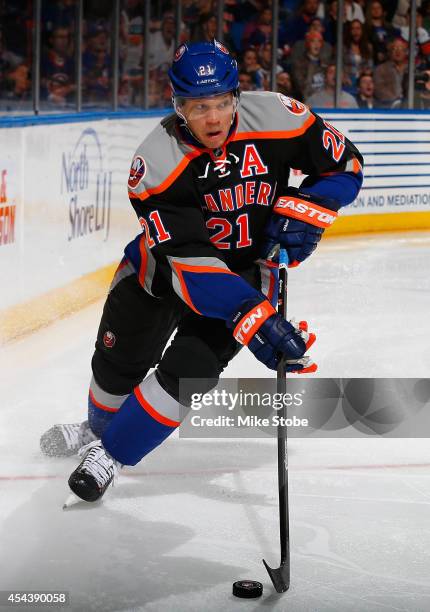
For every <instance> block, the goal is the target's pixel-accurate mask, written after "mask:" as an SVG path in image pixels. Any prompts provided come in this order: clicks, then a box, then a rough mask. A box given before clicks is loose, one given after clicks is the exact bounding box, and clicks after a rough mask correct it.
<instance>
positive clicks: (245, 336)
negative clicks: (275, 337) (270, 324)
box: [227, 297, 276, 346]
mask: <svg viewBox="0 0 430 612" xmlns="http://www.w3.org/2000/svg"><path fill="white" fill-rule="evenodd" d="M275 314H276V310H275V309H274V308H273V306H272V304H271V303H270V302H269V300H267V299H263V300H262V299H261V298H260V297H258V298H256V299H254V300H249V301H247V302H245V303H244V304H242V307H241V308H240V309H239V310H238V311H237V312H236V313H235V314H234V315H233V316H232V317H231V319H230V320H229V321H227V326H228V327H230V328H232V329H233V336H234V337H235V339H236V340H237V342H239V343H240V344H244V345H245V346H247V345H248V343H249V342H250V340H251V338H253V336H254V335H255V334H256V333H257V331H258V330H259V329H260V327H261V326H262V325H263V323H264V322H265V321H267V319H268V318H269V317H272V316H273V315H275Z"/></svg>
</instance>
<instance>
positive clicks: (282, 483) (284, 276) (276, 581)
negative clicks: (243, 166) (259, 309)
mask: <svg viewBox="0 0 430 612" xmlns="http://www.w3.org/2000/svg"><path fill="white" fill-rule="evenodd" d="M287 282H288V254H287V251H286V250H285V249H280V250H279V284H278V313H279V314H280V315H281V316H282V317H283V318H284V319H286V318H287ZM286 388H287V382H286V377H285V371H284V360H283V359H281V360H280V362H279V364H278V371H277V374H276V391H277V392H278V393H282V395H284V394H285V393H286ZM279 416H280V417H281V419H282V420H283V422H284V423H285V419H286V418H287V407H286V405H285V403H283V405H282V408H281V410H280V413H279ZM278 494H279V536H280V543H281V564H280V566H279V567H277V568H274V569H273V568H271V567H269V566H268V565H267V563H266V561H265V560H264V559H263V563H264V566H265V568H266V569H267V571H268V573H269V576H270V578H271V580H272V582H273V586H274V587H275V589H276V591H277V592H278V593H285V591H288V589H289V586H290V525H289V508H288V453H287V427H286V425H280V424H279V425H278Z"/></svg>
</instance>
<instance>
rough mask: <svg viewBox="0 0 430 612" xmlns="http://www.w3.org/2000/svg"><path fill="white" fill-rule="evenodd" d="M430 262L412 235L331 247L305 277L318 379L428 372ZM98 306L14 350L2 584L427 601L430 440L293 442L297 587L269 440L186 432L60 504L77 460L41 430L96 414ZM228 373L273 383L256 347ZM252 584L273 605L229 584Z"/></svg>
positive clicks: (129, 598)
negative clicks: (281, 529) (288, 573)
mask: <svg viewBox="0 0 430 612" xmlns="http://www.w3.org/2000/svg"><path fill="white" fill-rule="evenodd" d="M429 264H430V235H429V234H425V233H416V234H406V235H401V234H395V235H386V236H382V237H377V236H375V237H367V236H366V237H358V238H349V239H336V240H331V241H325V243H324V244H323V245H321V247H320V248H319V253H318V255H315V256H314V257H313V258H311V259H310V260H309V261H308V262H307V263H306V264H305V265H303V266H302V267H301V268H298V269H295V270H292V271H291V272H290V282H289V287H290V291H289V312H290V315H291V316H293V315H294V316H296V317H299V318H305V317H306V318H308V320H309V321H310V323H311V327H312V329H314V330H315V331H316V332H317V334H318V340H317V343H316V345H315V347H314V349H312V355H313V357H314V358H315V360H316V361H317V362H318V363H319V366H320V370H319V372H318V375H320V376H344V377H349V376H363V377H364V376H368V377H372V376H378V377H391V376H397V377H421V376H423V377H425V376H428V375H429V372H430V343H429V337H430V334H429V332H430V321H429V316H428V313H429V306H430V304H429V297H430V279H429V275H428V269H429ZM101 307H102V304H101V303H98V304H96V305H94V306H91V307H89V308H87V309H85V310H83V311H82V312H80V313H79V314H77V315H75V316H73V317H70V318H68V319H65V320H63V321H58V322H56V323H55V324H53V325H52V326H50V327H49V328H47V329H45V330H42V331H40V332H38V333H35V334H33V335H32V336H29V337H27V338H25V339H23V340H21V341H19V342H16V343H14V344H11V345H9V346H7V347H3V348H0V373H1V374H0V376H1V381H2V384H1V387H2V390H1V397H2V407H1V411H0V457H1V464H0V590H9V589H12V590H18V589H19V590H23V589H25V590H29V589H35V590H63V589H65V590H68V591H69V592H70V596H71V602H72V604H71V608H69V609H71V610H76V611H92V610H103V611H112V612H113V611H126V610H145V611H151V612H155V611H156V612H160V611H163V612H164V611H166V610H169V611H170V610H171V611H173V612H188V611H196V612H197V611H198V612H201V611H203V610H205V611H206V610H208V611H214V612H215V611H217V612H218V611H221V610H222V611H223V612H224V611H230V610H238V611H241V610H245V609H246V610H282V611H283V610H285V611H289V612H306V611H312V612H314V611H318V612H337V611H342V612H347V611H354V612H369V611H371V612H374V611H375V612H376V611H378V612H379V611H385V610H402V611H405V612H406V611H407V612H412V611H422V612H424V611H428V610H429V609H430V552H429V551H430V522H429V516H430V487H429V484H430V460H429V445H428V441H427V440H395V439H390V440H388V439H368V440H364V439H361V440H351V439H346V440H342V439H322V440H314V439H312V440H310V439H304V440H299V439H294V440H290V442H289V451H290V453H289V454H290V476H289V477H290V505H291V545H292V553H291V558H292V582H291V589H290V591H289V592H288V593H286V594H284V595H277V594H276V593H274V591H273V588H272V586H271V584H270V580H269V578H268V576H267V574H266V572H265V569H264V567H263V565H262V563H261V559H262V558H263V557H264V558H265V559H266V560H267V561H268V562H269V563H270V564H271V565H272V566H275V565H278V563H279V544H278V522H277V521H278V514H277V512H278V511H277V488H276V446H275V442H274V441H272V440H269V441H267V440H237V441H236V440H203V441H197V440H183V439H178V438H177V437H175V438H172V439H170V440H168V441H167V442H166V443H165V444H164V445H163V446H162V447H160V448H159V449H157V450H156V451H154V452H153V453H152V454H151V455H150V456H148V457H147V458H146V459H145V461H143V462H142V463H141V464H140V465H139V466H137V467H136V468H134V469H131V468H128V469H127V470H125V471H124V475H123V477H122V478H121V479H120V480H119V482H118V484H117V486H116V487H115V488H114V489H113V490H112V491H110V492H108V494H107V495H106V496H105V498H104V499H103V501H102V502H101V503H99V504H96V505H91V506H90V505H84V504H80V505H78V506H73V507H71V508H69V509H68V510H66V511H63V510H62V504H63V502H64V501H65V499H66V497H67V494H68V490H67V486H66V481H67V477H68V475H69V474H70V472H71V471H72V470H73V469H74V467H75V466H76V459H75V458H68V459H62V460H56V459H51V460H49V459H47V458H44V457H42V456H41V454H40V452H39V449H38V440H39V436H40V434H41V433H42V432H43V431H44V430H45V429H46V428H48V427H49V426H51V425H52V424H53V423H55V422H74V421H78V420H81V419H83V418H84V416H85V405H86V393H87V385H88V382H89V378H90V373H89V361H90V357H91V353H92V346H93V343H94V336H95V333H96V330H97V324H98V319H99V316H100V311H101ZM225 375H226V376H230V377H233V376H247V377H249V376H256V377H257V376H258V377H263V376H273V374H272V373H270V372H268V371H267V370H265V369H264V367H260V366H259V365H258V364H257V363H256V362H255V360H254V358H253V357H252V355H250V354H248V353H247V352H245V351H243V352H242V353H241V354H240V355H239V356H238V357H237V359H236V360H235V361H234V362H233V363H232V364H231V365H230V366H229V368H228V369H227V370H226V373H225ZM243 578H251V579H254V580H260V581H261V582H263V584H264V594H263V597H262V598H261V599H259V600H254V601H246V600H238V599H236V598H234V597H233V596H232V595H231V586H232V583H233V582H234V581H235V580H239V579H243ZM5 609H6V608H5ZM8 609H11V608H8ZM14 609H20V608H19V607H15V608H14ZM43 609H45V610H46V608H43Z"/></svg>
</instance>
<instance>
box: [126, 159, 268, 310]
mask: <svg viewBox="0 0 430 612" xmlns="http://www.w3.org/2000/svg"><path fill="white" fill-rule="evenodd" d="M140 157H141V158H142V159H143V157H142V156H140ZM135 159H136V158H135ZM133 164H135V160H133V163H132V169H133ZM176 180H178V178H177V179H176ZM179 180H181V179H180V177H179ZM168 191H169V190H164V191H161V192H160V193H156V188H154V187H153V185H151V183H150V182H149V181H148V182H146V183H145V182H144V181H141V182H139V185H135V186H133V181H131V185H130V180H129V198H130V201H131V203H132V205H133V207H134V209H135V211H136V213H137V216H138V218H139V222H140V224H141V227H142V230H143V236H142V238H141V239H140V240H139V241H138V246H137V247H136V245H135V248H138V249H139V253H137V254H134V260H138V266H137V265H135V267H138V268H139V271H138V274H139V281H140V283H141V284H142V285H143V286H146V285H147V282H148V276H151V275H152V274H154V270H155V269H157V270H160V272H161V274H163V277H164V278H165V280H167V281H168V283H169V285H170V286H171V287H172V288H173V290H174V291H175V292H176V293H177V295H178V296H179V297H180V298H181V299H182V300H183V301H184V302H185V303H186V304H187V305H188V306H189V307H190V308H191V309H192V310H193V311H194V312H196V313H198V314H200V315H203V316H207V317H214V318H220V319H224V320H227V319H228V318H229V317H231V315H232V314H233V313H234V312H236V310H237V309H238V308H239V306H240V304H241V303H242V302H244V301H246V300H249V299H253V298H255V297H256V296H260V295H261V294H260V293H259V292H258V291H257V290H256V289H254V288H253V287H252V286H251V285H250V284H249V283H248V282H246V281H245V280H244V279H243V278H242V277H241V276H240V275H238V274H236V273H234V272H232V271H231V270H230V269H229V267H228V266H227V264H226V263H225V261H224V260H223V258H222V255H221V254H220V252H219V250H218V249H216V247H214V245H213V244H212V242H211V241H210V239H209V234H208V231H207V228H206V225H205V221H204V217H203V212H202V211H201V209H199V208H198V207H197V206H196V205H193V204H192V203H187V202H186V201H184V199H185V200H186V199H187V188H186V184H184V189H183V190H182V189H176V191H177V192H178V193H182V192H183V194H184V195H183V198H181V199H180V201H179V198H178V201H173V199H172V197H168V194H166V192H168ZM128 256H129V257H130V258H131V260H132V261H133V253H131V254H128ZM261 297H262V299H264V296H262V295H261Z"/></svg>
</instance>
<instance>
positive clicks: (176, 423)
mask: <svg viewBox="0 0 430 612" xmlns="http://www.w3.org/2000/svg"><path fill="white" fill-rule="evenodd" d="M134 394H135V396H136V398H137V401H138V402H139V404H140V405H141V406H142V408H143V409H144V410H145V412H147V413H148V414H149V415H151V416H152V418H153V419H155V420H156V421H158V423H161V424H162V425H167V426H168V427H178V426H179V425H180V424H181V423H180V421H174V420H173V419H169V418H168V417H165V416H163V415H162V414H160V413H159V412H157V410H155V408H154V407H153V406H151V404H150V403H149V402H148V401H147V400H146V399H145V398H144V397H143V395H142V392H141V390H140V389H139V387H135V389H134Z"/></svg>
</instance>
